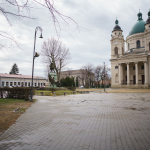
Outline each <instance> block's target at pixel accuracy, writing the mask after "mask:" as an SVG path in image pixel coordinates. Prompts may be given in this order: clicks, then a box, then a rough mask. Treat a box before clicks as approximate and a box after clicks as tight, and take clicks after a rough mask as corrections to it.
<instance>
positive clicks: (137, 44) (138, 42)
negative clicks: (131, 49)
mask: <svg viewBox="0 0 150 150" xmlns="http://www.w3.org/2000/svg"><path fill="white" fill-rule="evenodd" d="M136 47H137V48H140V41H139V40H138V41H137V42H136Z"/></svg>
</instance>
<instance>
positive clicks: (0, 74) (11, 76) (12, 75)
mask: <svg viewBox="0 0 150 150" xmlns="http://www.w3.org/2000/svg"><path fill="white" fill-rule="evenodd" d="M0 77H6V78H27V79H31V78H32V76H29V75H22V74H7V73H0ZM33 78H34V79H45V78H43V77H41V76H33Z"/></svg>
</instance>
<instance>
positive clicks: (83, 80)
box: [60, 69, 95, 87]
mask: <svg viewBox="0 0 150 150" xmlns="http://www.w3.org/2000/svg"><path fill="white" fill-rule="evenodd" d="M67 76H68V77H73V78H74V82H75V86H76V81H77V80H78V86H91V87H92V86H94V82H95V74H94V73H91V76H90V78H87V74H86V70H83V69H80V70H69V71H62V72H61V74H60V79H62V78H66V77H67ZM89 83H90V85H89Z"/></svg>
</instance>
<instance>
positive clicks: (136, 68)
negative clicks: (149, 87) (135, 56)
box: [135, 62, 139, 85]
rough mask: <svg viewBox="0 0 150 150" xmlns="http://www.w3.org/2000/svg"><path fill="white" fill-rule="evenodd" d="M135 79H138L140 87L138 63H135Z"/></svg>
mask: <svg viewBox="0 0 150 150" xmlns="http://www.w3.org/2000/svg"><path fill="white" fill-rule="evenodd" d="M135 78H136V85H138V84H139V83H138V81H139V76H138V62H135Z"/></svg>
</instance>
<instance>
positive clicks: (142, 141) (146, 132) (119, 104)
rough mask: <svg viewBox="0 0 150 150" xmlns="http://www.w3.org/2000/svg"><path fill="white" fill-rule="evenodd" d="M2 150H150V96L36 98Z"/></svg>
mask: <svg viewBox="0 0 150 150" xmlns="http://www.w3.org/2000/svg"><path fill="white" fill-rule="evenodd" d="M35 98H37V101H36V102H35V103H34V104H33V105H32V106H31V107H30V108H29V109H28V110H27V111H26V112H25V114H23V115H22V116H21V117H20V118H19V119H18V120H17V122H16V123H15V124H14V125H13V126H11V127H10V128H9V129H8V130H7V131H6V132H5V133H4V134H3V135H2V136H1V137H0V150H150V94H149V93H95V92H91V93H90V94H77V95H68V96H57V97H54V96H51V97H50V96H47V97H46V96H35Z"/></svg>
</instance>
